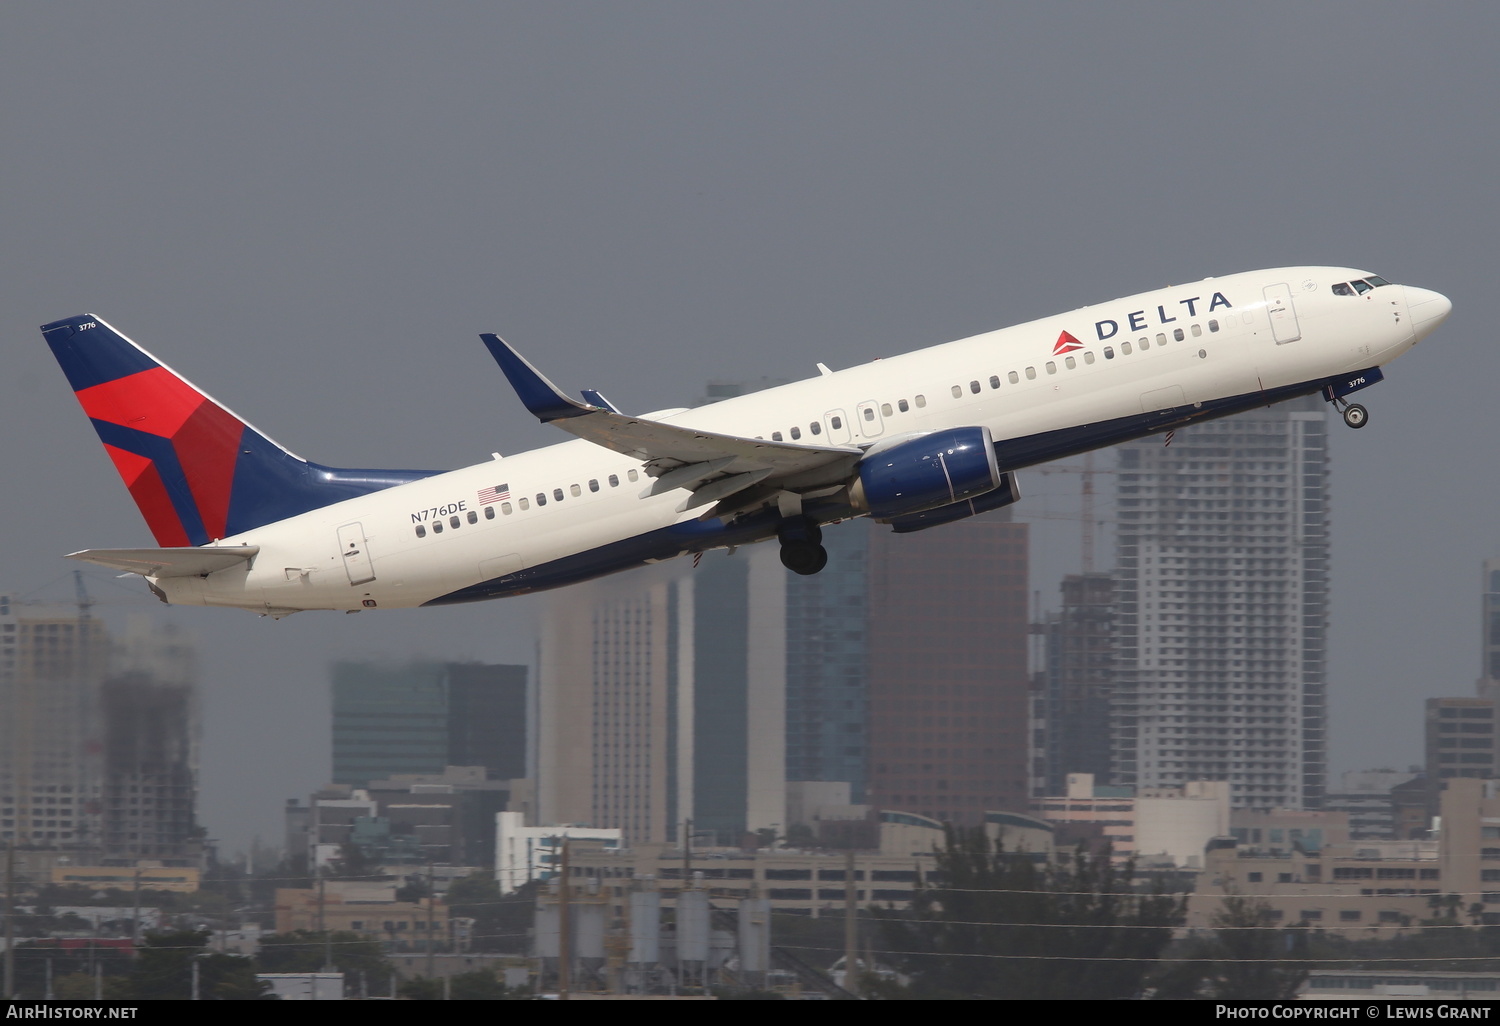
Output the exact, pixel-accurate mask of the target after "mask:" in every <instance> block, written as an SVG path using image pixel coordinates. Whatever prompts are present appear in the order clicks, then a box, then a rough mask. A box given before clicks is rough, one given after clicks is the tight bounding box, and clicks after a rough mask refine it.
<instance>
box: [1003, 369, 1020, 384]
mask: <svg viewBox="0 0 1500 1026" xmlns="http://www.w3.org/2000/svg"><path fill="white" fill-rule="evenodd" d="M1005 377H1006V379H1007V380H1009V381H1010V383H1011V384H1012V385H1015V384H1019V383H1020V381H1021V375H1019V374H1017V373H1016V372H1015V371H1011V372H1010V373H1009V374H1007V375H1005Z"/></svg>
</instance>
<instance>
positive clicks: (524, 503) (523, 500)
mask: <svg viewBox="0 0 1500 1026" xmlns="http://www.w3.org/2000/svg"><path fill="white" fill-rule="evenodd" d="M516 501H517V502H519V503H520V504H521V509H522V511H523V512H524V511H525V510H528V509H530V508H531V500H530V499H526V498H521V499H517V500H516Z"/></svg>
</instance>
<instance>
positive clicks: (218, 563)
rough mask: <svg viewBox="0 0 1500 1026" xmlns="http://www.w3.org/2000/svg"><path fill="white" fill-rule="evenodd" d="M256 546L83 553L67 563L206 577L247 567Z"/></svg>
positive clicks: (148, 573)
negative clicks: (243, 565) (239, 565)
mask: <svg viewBox="0 0 1500 1026" xmlns="http://www.w3.org/2000/svg"><path fill="white" fill-rule="evenodd" d="M259 551H260V546H259V545H222V546H217V547H215V546H206V547H204V548H175V549H84V550H83V551H82V552H70V553H68V558H69V559H81V560H83V561H84V562H85V563H97V564H98V565H99V566H107V567H109V568H110V569H111V570H123V571H125V572H126V573H131V574H140V575H141V576H142V577H206V576H207V575H209V574H211V573H213V572H214V571H215V570H227V569H229V568H230V567H232V566H235V565H236V564H239V563H248V562H249V561H250V560H251V559H252V558H253V557H254V556H255V554H256V553H257V552H259Z"/></svg>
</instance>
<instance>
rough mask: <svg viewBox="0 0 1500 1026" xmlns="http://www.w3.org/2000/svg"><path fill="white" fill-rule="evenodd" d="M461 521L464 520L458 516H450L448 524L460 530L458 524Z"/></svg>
mask: <svg viewBox="0 0 1500 1026" xmlns="http://www.w3.org/2000/svg"><path fill="white" fill-rule="evenodd" d="M460 523H462V521H461V520H459V519H458V517H456V516H453V517H449V518H448V526H449V527H451V528H453V529H454V530H455V531H456V530H458V525H459V524H460Z"/></svg>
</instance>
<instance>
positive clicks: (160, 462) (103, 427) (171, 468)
mask: <svg viewBox="0 0 1500 1026" xmlns="http://www.w3.org/2000/svg"><path fill="white" fill-rule="evenodd" d="M89 423H91V424H93V425H94V430H95V431H97V432H99V440H100V441H101V442H103V443H104V444H105V445H112V446H114V447H115V448H116V449H124V450H125V451H126V452H133V453H135V454H136V455H137V456H144V457H145V458H146V459H148V460H150V461H151V463H152V465H153V466H155V467H156V473H157V476H159V477H160V478H161V483H162V486H163V487H165V488H166V490H167V497H168V498H170V499H171V500H172V509H173V510H175V511H176V513H177V519H179V520H181V521H182V528H183V532H184V533H185V534H186V535H187V537H188V542H189V543H190V544H193V545H207V544H208V543H209V542H210V541H212V540H213V539H211V538H209V536H208V531H207V530H206V529H205V528H204V526H203V517H202V516H200V515H199V513H198V503H197V500H195V499H194V498H193V492H192V489H190V488H189V487H188V482H187V474H186V473H184V472H183V469H182V463H181V461H180V460H178V459H177V453H176V451H175V450H174V449H173V448H172V441H171V439H168V438H161V437H159V436H157V435H151V434H147V433H146V432H144V431H135V430H132V429H131V428H127V427H121V426H120V425H118V424H111V423H109V422H108V421H103V420H94V419H93V418H90V419H89Z"/></svg>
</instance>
